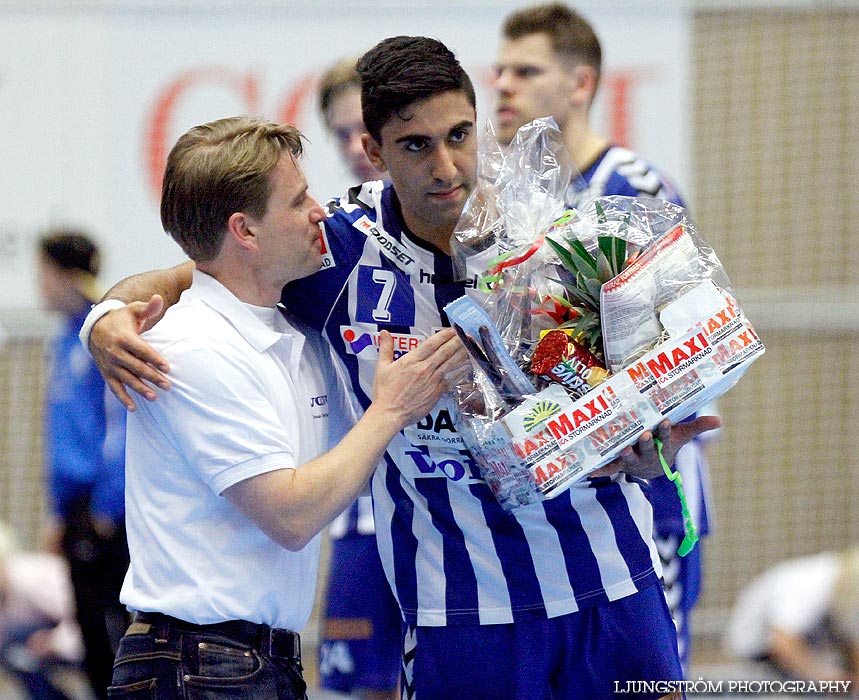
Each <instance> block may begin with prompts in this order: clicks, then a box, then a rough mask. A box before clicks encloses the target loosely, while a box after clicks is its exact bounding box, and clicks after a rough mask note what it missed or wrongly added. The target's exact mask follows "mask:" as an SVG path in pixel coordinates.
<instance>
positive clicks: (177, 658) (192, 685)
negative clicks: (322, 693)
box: [107, 613, 306, 700]
mask: <svg viewBox="0 0 859 700" xmlns="http://www.w3.org/2000/svg"><path fill="white" fill-rule="evenodd" d="M271 632H274V633H275V634H271ZM305 691H306V685H305V683H304V679H303V677H302V668H301V653H300V651H299V649H298V635H295V643H294V644H293V643H292V638H291V637H290V635H289V633H286V635H283V634H282V633H279V631H278V630H269V629H268V628H267V627H264V626H262V625H252V624H251V623H247V622H242V621H235V622H226V623H221V624H218V625H192V624H190V623H186V622H182V621H180V620H176V619H175V618H170V617H167V616H165V615H159V614H157V613H138V614H137V616H136V617H135V622H134V623H133V624H132V625H131V627H129V628H128V632H127V633H126V635H125V636H124V637H123V638H122V641H121V642H120V643H119V651H118V652H117V655H116V662H115V663H114V668H113V684H112V685H111V686H110V688H108V691H107V695H108V698H111V700H118V699H119V698H122V699H123V700H263V699H265V700H306V694H305Z"/></svg>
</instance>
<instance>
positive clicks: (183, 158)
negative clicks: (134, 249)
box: [161, 117, 303, 262]
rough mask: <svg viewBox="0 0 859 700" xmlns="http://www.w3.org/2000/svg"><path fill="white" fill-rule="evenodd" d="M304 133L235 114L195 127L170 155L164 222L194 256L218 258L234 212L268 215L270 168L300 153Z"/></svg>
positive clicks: (163, 201)
mask: <svg viewBox="0 0 859 700" xmlns="http://www.w3.org/2000/svg"><path fill="white" fill-rule="evenodd" d="M302 139H303V136H302V135H301V132H300V131H298V129H296V128H295V127H294V126H291V125H289V124H275V123H273V122H269V121H265V120H263V119H259V118H254V117H230V118H228V119H219V120H217V121H214V122H209V123H208V124H202V125H200V126H195V127H194V128H193V129H190V130H189V131H187V132H186V133H185V134H183V135H182V136H181V137H180V138H179V140H178V141H177V142H176V145H175V146H173V149H172V150H171V151H170V155H169V156H168V157H167V167H166V169H165V172H164V182H163V184H162V188H161V223H162V225H163V226H164V230H165V231H166V232H167V233H169V234H170V235H171V236H172V237H173V239H174V240H175V241H176V242H177V243H178V244H179V245H180V246H182V250H184V251H185V253H187V255H188V257H190V258H191V259H192V260H196V261H199V262H206V261H209V260H213V259H214V258H215V257H217V255H218V253H219V251H220V249H221V246H222V245H223V242H224V235H225V233H226V227H227V221H228V220H229V218H230V216H231V215H232V214H234V213H235V212H246V213H248V214H250V215H251V216H255V217H262V216H264V215H265V212H266V207H267V205H268V198H269V196H270V195H271V187H272V183H271V178H270V177H269V176H270V174H271V172H272V171H273V170H274V169H275V167H276V166H277V164H278V162H279V161H280V158H281V156H282V155H283V154H284V153H289V154H290V155H291V156H292V157H293V158H298V157H299V156H300V155H301V152H302Z"/></svg>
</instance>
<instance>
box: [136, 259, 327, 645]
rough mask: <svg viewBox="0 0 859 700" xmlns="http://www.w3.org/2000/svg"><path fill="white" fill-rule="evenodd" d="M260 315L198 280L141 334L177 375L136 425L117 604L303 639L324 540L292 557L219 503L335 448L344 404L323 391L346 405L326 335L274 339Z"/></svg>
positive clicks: (277, 321) (282, 332) (279, 325)
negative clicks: (334, 413) (126, 560)
mask: <svg viewBox="0 0 859 700" xmlns="http://www.w3.org/2000/svg"><path fill="white" fill-rule="evenodd" d="M256 312H257V313H259V310H258V309H257V310H256ZM257 313H255V310H254V309H252V308H251V307H249V306H247V305H245V304H244V303H242V302H241V301H239V300H238V299H237V298H236V297H235V296H234V295H233V294H232V293H231V292H229V291H228V290H227V289H226V288H225V287H224V286H222V285H221V284H220V283H218V282H217V281H216V280H215V279H213V278H212V277H210V276H208V275H206V274H204V273H202V272H199V271H196V272H194V279H193V284H192V286H191V288H190V289H188V290H187V291H186V292H185V293H184V294H183V295H182V298H181V300H180V301H179V302H178V303H177V304H176V305H174V306H173V307H171V308H170V309H169V310H168V311H167V313H166V315H165V316H164V318H163V319H162V320H161V321H160V322H159V323H158V324H157V325H156V326H155V327H154V328H153V329H152V330H150V331H148V332H147V333H145V334H144V335H143V338H144V339H145V340H146V341H147V342H148V343H150V344H151V345H152V346H153V347H154V348H155V349H156V350H157V351H158V352H160V353H161V354H162V355H163V356H164V358H165V359H166V360H167V361H168V362H169V363H170V381H171V383H172V387H171V389H170V390H169V391H166V392H165V391H160V390H159V391H158V400H157V401H155V402H153V403H149V402H147V401H138V402H137V410H136V411H135V412H134V413H131V414H130V415H129V417H128V434H127V442H126V497H125V498H126V513H127V514H126V520H127V526H128V544H129V549H130V551H131V566H130V567H129V570H128V573H127V575H126V577H125V582H124V584H123V587H122V593H121V595H120V600H121V601H122V602H123V603H125V604H126V605H127V606H128V607H129V608H130V609H132V610H140V611H150V612H152V611H154V612H161V613H166V614H168V615H172V616H174V617H178V618H181V619H183V620H187V621H190V622H195V623H200V624H209V623H215V622H222V621H225V620H234V619H240V620H250V621H251V622H258V623H265V624H268V625H271V626H272V627H284V628H288V629H291V630H296V631H298V630H300V629H301V628H302V627H303V626H304V624H305V623H306V622H307V619H308V617H309V616H310V611H311V607H312V605H313V598H314V594H315V590H316V571H317V567H318V562H319V537H318V536H317V537H316V538H314V539H313V541H312V542H310V544H308V545H307V546H306V547H305V548H304V549H302V550H301V551H299V552H290V551H288V550H286V549H284V548H282V547H281V546H279V545H278V544H275V543H274V542H273V541H272V540H270V539H269V538H268V537H267V536H266V535H265V534H263V533H262V532H261V531H260V530H259V529H258V528H257V527H256V526H255V525H254V524H253V523H252V522H251V521H250V520H248V519H247V518H246V517H245V516H244V515H242V514H241V513H240V512H239V511H238V510H237V509H236V508H235V507H233V506H232V505H231V504H230V502H229V501H228V500H227V499H225V498H223V497H222V496H221V494H222V492H223V491H224V490H225V489H226V488H228V487H229V486H232V485H233V484H236V483H238V482H240V481H242V480H244V479H248V478H250V477H253V476H256V475H258V474H262V473H265V472H269V471H273V470H276V469H291V468H295V467H297V466H299V465H301V464H303V463H304V462H307V461H308V460H310V459H313V458H314V457H316V456H318V455H319V454H321V453H322V452H324V451H325V450H326V449H328V447H329V441H328V438H329V430H328V424H329V408H330V407H331V406H330V404H332V403H333V404H334V405H335V406H337V405H339V401H340V399H339V398H337V401H329V387H331V388H332V389H334V392H333V393H332V396H331V398H332V399H334V398H335V397H339V396H340V392H339V391H337V390H336V389H335V387H336V380H335V372H334V369H333V366H332V364H331V358H330V355H329V352H328V350H327V347H326V346H325V344H324V343H323V341H322V339H321V338H320V337H319V335H318V334H316V333H315V332H313V331H309V330H306V329H302V330H301V331H299V330H298V329H297V328H296V327H295V325H292V324H290V323H289V322H287V320H286V319H285V318H284V317H283V316H282V315H281V314H280V313H278V312H274V311H273V314H274V317H273V325H274V328H275V330H272V328H270V327H267V325H266V324H265V323H263V322H262V321H261V320H260V318H259V317H258V315H257ZM338 422H339V420H338Z"/></svg>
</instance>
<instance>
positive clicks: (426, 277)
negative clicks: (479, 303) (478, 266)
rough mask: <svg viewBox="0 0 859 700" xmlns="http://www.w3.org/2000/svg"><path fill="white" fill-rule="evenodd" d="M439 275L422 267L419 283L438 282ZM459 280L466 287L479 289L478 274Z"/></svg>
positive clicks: (419, 273)
mask: <svg viewBox="0 0 859 700" xmlns="http://www.w3.org/2000/svg"><path fill="white" fill-rule="evenodd" d="M437 277H438V276H437V275H436V274H435V273H433V272H430V271H429V270H424V268H421V269H420V270H419V272H418V284H437V283H438V279H437ZM457 281H458V282H462V284H463V285H464V287H465V288H466V289H477V282H478V279H477V275H471V277H466V278H465V279H464V280H457Z"/></svg>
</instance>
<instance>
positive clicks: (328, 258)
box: [319, 226, 337, 270]
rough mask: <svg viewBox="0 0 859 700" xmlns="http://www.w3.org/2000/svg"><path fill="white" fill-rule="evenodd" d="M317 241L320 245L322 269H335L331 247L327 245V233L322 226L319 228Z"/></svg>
mask: <svg viewBox="0 0 859 700" xmlns="http://www.w3.org/2000/svg"><path fill="white" fill-rule="evenodd" d="M319 240H320V242H321V243H322V268H321V269H323V270H327V269H328V268H329V267H335V266H336V265H337V263H335V262H334V256H333V255H332V254H331V246H330V245H328V233H327V232H326V231H325V227H324V226H320V227H319Z"/></svg>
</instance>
